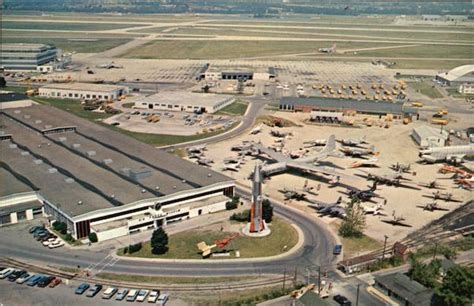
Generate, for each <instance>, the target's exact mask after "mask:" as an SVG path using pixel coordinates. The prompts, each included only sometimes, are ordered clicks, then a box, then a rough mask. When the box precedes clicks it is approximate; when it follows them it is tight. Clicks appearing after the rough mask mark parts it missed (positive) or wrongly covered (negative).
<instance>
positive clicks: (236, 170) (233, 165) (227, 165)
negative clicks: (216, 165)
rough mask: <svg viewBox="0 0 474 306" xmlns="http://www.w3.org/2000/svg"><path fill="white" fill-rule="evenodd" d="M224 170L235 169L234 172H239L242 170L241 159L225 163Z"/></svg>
mask: <svg viewBox="0 0 474 306" xmlns="http://www.w3.org/2000/svg"><path fill="white" fill-rule="evenodd" d="M222 170H223V171H233V172H239V171H240V161H239V162H237V163H235V164H224V167H223V168H222Z"/></svg>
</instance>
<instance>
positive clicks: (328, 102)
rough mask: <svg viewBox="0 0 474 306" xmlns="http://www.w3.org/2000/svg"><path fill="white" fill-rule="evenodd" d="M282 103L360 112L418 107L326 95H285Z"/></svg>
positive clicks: (381, 111) (392, 111) (404, 109)
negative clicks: (328, 96)
mask: <svg viewBox="0 0 474 306" xmlns="http://www.w3.org/2000/svg"><path fill="white" fill-rule="evenodd" d="M280 104H281V105H293V106H296V105H309V106H313V107H320V108H322V109H335V110H357V111H360V112H370V113H394V114H400V113H404V112H411V113H416V112H417V110H416V109H412V108H405V107H404V105H403V103H394V102H383V101H379V102H375V101H365V100H361V101H358V100H353V99H335V98H324V97H311V98H297V97H283V98H281V99H280Z"/></svg>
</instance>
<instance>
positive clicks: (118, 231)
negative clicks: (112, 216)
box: [95, 226, 128, 241]
mask: <svg viewBox="0 0 474 306" xmlns="http://www.w3.org/2000/svg"><path fill="white" fill-rule="evenodd" d="M95 233H96V234H97V239H98V240H99V241H104V240H109V239H113V238H117V237H121V236H126V235H128V228H127V227H126V226H122V227H117V228H113V229H110V230H108V231H102V232H95Z"/></svg>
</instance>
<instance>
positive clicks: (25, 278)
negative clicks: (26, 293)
mask: <svg viewBox="0 0 474 306" xmlns="http://www.w3.org/2000/svg"><path fill="white" fill-rule="evenodd" d="M0 279H6V280H8V281H10V282H16V283H17V284H20V285H21V284H26V285H28V286H30V287H34V286H38V287H41V288H44V287H50V288H54V287H56V286H57V285H59V284H60V283H61V279H60V278H59V277H55V276H51V275H44V274H33V273H30V272H28V271H26V270H21V269H15V268H8V267H0Z"/></svg>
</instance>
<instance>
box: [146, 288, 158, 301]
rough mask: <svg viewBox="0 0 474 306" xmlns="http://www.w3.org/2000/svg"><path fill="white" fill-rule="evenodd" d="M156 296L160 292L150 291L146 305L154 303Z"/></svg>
mask: <svg viewBox="0 0 474 306" xmlns="http://www.w3.org/2000/svg"><path fill="white" fill-rule="evenodd" d="M158 296H160V290H152V291H151V292H150V295H148V303H156V300H158Z"/></svg>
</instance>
